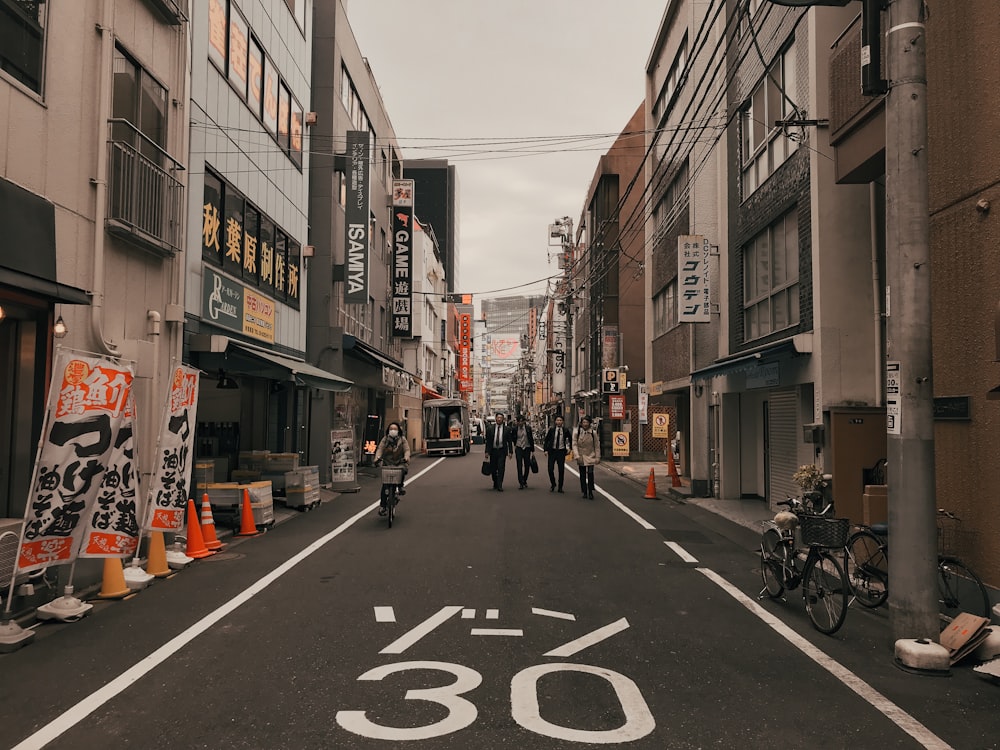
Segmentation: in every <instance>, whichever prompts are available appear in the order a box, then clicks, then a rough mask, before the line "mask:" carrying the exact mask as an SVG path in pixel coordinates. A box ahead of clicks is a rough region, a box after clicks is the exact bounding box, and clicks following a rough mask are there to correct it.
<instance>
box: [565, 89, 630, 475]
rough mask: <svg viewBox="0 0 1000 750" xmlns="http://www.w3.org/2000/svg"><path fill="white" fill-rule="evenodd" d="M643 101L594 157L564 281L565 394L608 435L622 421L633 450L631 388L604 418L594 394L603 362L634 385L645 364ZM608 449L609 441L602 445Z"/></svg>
mask: <svg viewBox="0 0 1000 750" xmlns="http://www.w3.org/2000/svg"><path fill="white" fill-rule="evenodd" d="M645 141H646V137H645V114H644V104H641V105H639V107H638V109H636V111H635V112H634V113H633V115H632V117H631V118H629V121H628V123H627V124H626V125H625V128H624V129H623V130H622V132H621V134H620V135H619V136H618V138H617V139H616V140H615V142H614V144H613V145H612V146H611V148H610V149H608V152H607V153H606V154H604V155H603V156H602V157H601V158H600V161H599V162H598V165H597V169H596V170H595V173H594V177H593V179H592V180H591V183H590V189H589V190H588V191H587V196H586V198H585V200H584V210H583V213H582V214H581V217H580V222H579V227H580V231H579V237H580V241H579V245H578V247H579V253H578V255H577V257H576V258H575V260H574V265H573V270H572V285H573V289H574V295H573V297H574V300H575V302H576V303H577V311H576V312H575V314H574V321H573V338H574V346H573V349H574V357H573V358H574V361H575V362H576V370H575V373H576V375H577V376H578V377H577V379H576V383H575V384H574V392H573V399H574V402H575V403H576V405H577V407H578V409H579V410H582V412H583V413H585V414H590V415H591V416H592V417H595V418H597V417H599V418H601V419H602V420H603V421H604V422H605V423H606V424H608V425H609V426H610V427H609V429H605V430H602V436H603V438H604V439H606V440H608V441H610V440H611V437H612V435H611V433H612V429H614V430H618V431H623V430H624V424H625V423H626V422H627V423H628V424H629V425H630V429H629V430H624V431H629V432H633V433H634V434H633V435H631V437H630V447H631V448H632V449H633V450H638V446H639V444H640V442H641V441H640V440H639V429H640V427H639V419H638V414H637V408H638V395H637V394H638V388H637V387H632V388H626V389H624V390H623V391H622V393H621V394H620V395H622V396H624V397H625V399H626V403H627V405H628V406H629V407H630V409H631V411H629V412H626V413H628V414H630V416H631V415H634V416H635V418H634V419H631V418H630V419H628V420H626V419H624V418H623V417H618V416H615V417H612V415H611V412H610V409H609V400H608V397H607V396H605V395H603V394H602V393H601V385H602V384H601V373H602V371H603V370H604V368H614V369H619V368H622V369H626V368H627V372H628V373H629V379H630V380H632V381H635V383H638V381H639V380H640V379H642V378H643V377H644V375H645V369H646V340H647V339H646V331H645V318H646V305H645V302H644V296H645V295H644V292H645V289H644V287H645V278H644V269H645V260H646V259H645V257H644V248H645V244H646V242H645V221H644V219H645V203H644V200H643V193H644V191H643V189H642V185H643V182H644V181H643V180H642V179H641V178H642V173H643V167H644V164H643V152H644V151H645V145H646V143H645ZM605 447H606V448H607V449H608V450H607V455H609V456H610V455H611V450H610V447H611V446H610V443H608V445H606V446H605Z"/></svg>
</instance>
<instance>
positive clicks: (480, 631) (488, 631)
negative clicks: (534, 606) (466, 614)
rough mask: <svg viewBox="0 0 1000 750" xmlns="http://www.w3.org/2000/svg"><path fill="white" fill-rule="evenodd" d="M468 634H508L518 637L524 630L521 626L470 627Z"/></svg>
mask: <svg viewBox="0 0 1000 750" xmlns="http://www.w3.org/2000/svg"><path fill="white" fill-rule="evenodd" d="M469 635H509V636H515V637H517V638H520V637H521V636H523V635H524V631H523V630H521V628H472V630H470V631H469Z"/></svg>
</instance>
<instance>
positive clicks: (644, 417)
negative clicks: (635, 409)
mask: <svg viewBox="0 0 1000 750" xmlns="http://www.w3.org/2000/svg"><path fill="white" fill-rule="evenodd" d="M648 423H649V391H647V390H646V384H645V383H639V424H648Z"/></svg>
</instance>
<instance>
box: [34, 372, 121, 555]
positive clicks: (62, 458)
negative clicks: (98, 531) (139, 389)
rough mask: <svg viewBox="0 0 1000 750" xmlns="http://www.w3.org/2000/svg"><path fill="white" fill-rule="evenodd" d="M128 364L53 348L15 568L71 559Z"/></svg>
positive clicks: (109, 443)
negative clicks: (54, 355)
mask: <svg viewBox="0 0 1000 750" xmlns="http://www.w3.org/2000/svg"><path fill="white" fill-rule="evenodd" d="M133 377H134V376H133V373H132V367H131V366H130V365H120V364H116V363H114V362H112V361H110V360H106V359H103V358H100V357H80V356H74V355H73V354H71V353H69V352H60V353H59V354H57V355H56V358H55V363H54V366H53V370H52V383H51V385H50V387H49V397H48V404H47V408H46V415H45V423H44V428H43V430H42V438H41V447H40V449H39V452H38V461H37V463H36V464H35V470H34V472H33V476H32V481H31V492H30V494H29V496H28V504H27V507H26V508H25V510H24V529H23V531H22V532H21V547H20V551H19V552H18V559H17V572H22V573H23V572H27V571H31V570H36V569H38V568H44V567H46V566H47V565H57V564H60V563H65V562H70V561H72V560H73V559H74V557H75V555H76V551H77V549H78V546H79V544H78V543H79V541H80V538H81V537H82V536H83V524H81V520H82V519H83V518H85V517H86V515H87V513H88V512H89V511H90V509H91V508H92V507H93V505H94V501H95V500H96V499H97V497H98V492H99V490H100V488H101V483H102V481H103V475H104V472H105V471H106V470H107V469H108V464H109V462H110V461H111V458H112V452H113V450H114V444H115V436H116V435H117V434H118V431H119V428H120V427H121V424H122V421H123V419H124V415H125V410H126V404H127V403H128V400H129V397H130V394H131V391H132V379H133Z"/></svg>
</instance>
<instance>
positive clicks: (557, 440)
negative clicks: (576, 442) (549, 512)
mask: <svg viewBox="0 0 1000 750" xmlns="http://www.w3.org/2000/svg"><path fill="white" fill-rule="evenodd" d="M571 439H572V435H571V434H570V431H569V428H568V427H566V424H565V420H564V419H563V418H562V417H556V426H555V427H550V428H549V431H548V432H546V433H545V444H544V450H545V455H546V456H548V457H549V461H548V464H549V492H555V491H556V474H555V467H556V466H558V467H559V491H560V492H562V491H563V478H564V477H565V476H566V451H568V450H569V446H570V441H571Z"/></svg>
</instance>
